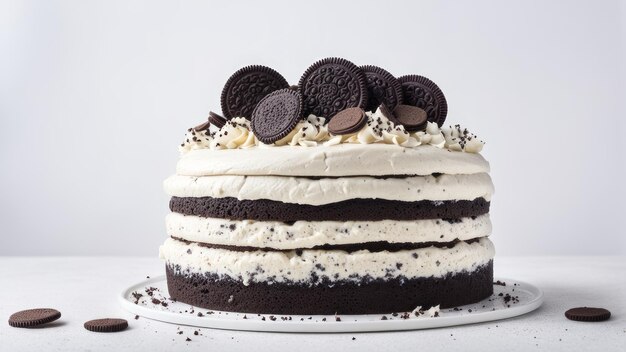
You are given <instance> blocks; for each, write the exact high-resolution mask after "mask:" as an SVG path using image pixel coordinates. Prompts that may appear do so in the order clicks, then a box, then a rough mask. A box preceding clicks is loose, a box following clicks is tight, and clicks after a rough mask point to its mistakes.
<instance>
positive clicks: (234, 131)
mask: <svg viewBox="0 0 626 352" xmlns="http://www.w3.org/2000/svg"><path fill="white" fill-rule="evenodd" d="M365 115H366V118H367V120H366V123H365V125H364V126H363V127H362V128H361V130H359V131H356V132H354V133H352V134H348V135H334V136H333V135H332V134H330V133H329V131H328V127H327V126H326V125H325V121H326V119H325V118H324V117H317V116H315V115H309V116H308V117H307V118H306V119H303V120H302V121H300V122H298V124H297V125H296V126H295V127H294V128H293V130H291V131H290V132H289V134H288V135H287V136H285V137H283V138H282V139H280V140H278V141H276V142H275V143H273V144H270V145H266V144H264V143H262V142H260V141H259V140H258V139H257V138H256V137H255V136H254V133H253V132H252V131H251V129H250V121H249V120H248V119H246V118H244V117H235V118H233V119H231V120H230V121H227V122H226V124H225V125H224V126H223V127H222V128H220V129H218V130H217V131H215V133H210V134H208V135H207V134H204V133H198V132H196V131H194V130H193V129H189V130H188V132H190V133H188V134H187V135H186V136H185V141H184V142H183V143H182V144H181V145H180V147H179V150H180V152H181V153H182V154H184V153H187V152H189V150H193V149H199V148H211V149H238V148H254V147H265V146H280V145H285V144H289V145H291V146H302V147H315V146H317V145H319V144H320V143H323V144H325V145H336V144H340V143H360V144H372V143H386V144H395V145H401V146H403V147H407V148H413V147H417V146H419V145H423V144H430V145H433V146H436V147H437V148H448V149H450V150H454V151H459V152H461V151H464V152H468V153H479V152H480V151H481V150H482V148H483V145H484V143H483V142H482V141H480V140H479V139H478V138H476V136H474V134H472V133H470V132H469V131H468V130H467V129H466V128H465V129H464V128H461V127H460V126H459V125H456V126H455V127H454V128H453V127H452V126H450V127H449V128H444V129H440V128H439V126H437V124H436V123H434V122H428V124H427V127H426V130H425V131H420V132H416V133H409V132H407V131H406V130H405V129H404V126H402V125H398V126H396V125H395V124H394V123H393V122H391V121H390V120H389V119H388V118H387V117H386V116H385V115H384V114H383V113H382V112H381V111H380V108H378V109H377V110H376V112H373V113H372V112H366V113H365Z"/></svg>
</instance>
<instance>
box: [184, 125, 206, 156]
mask: <svg viewBox="0 0 626 352" xmlns="http://www.w3.org/2000/svg"><path fill="white" fill-rule="evenodd" d="M207 133H209V130H208V129H206V130H201V131H196V130H195V128H190V129H188V130H187V134H186V135H185V140H184V141H183V143H181V145H180V146H179V147H178V150H179V151H180V152H181V153H187V152H189V151H191V150H194V149H205V148H208V147H209V142H210V134H207Z"/></svg>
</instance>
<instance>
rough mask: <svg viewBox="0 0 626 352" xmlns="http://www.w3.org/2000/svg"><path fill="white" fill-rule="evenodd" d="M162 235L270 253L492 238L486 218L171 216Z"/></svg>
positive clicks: (481, 216) (489, 223)
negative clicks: (289, 221)
mask: <svg viewBox="0 0 626 352" xmlns="http://www.w3.org/2000/svg"><path fill="white" fill-rule="evenodd" d="M165 223H166V227H167V234H168V235H169V236H172V237H177V238H182V239H184V240H187V241H192V242H202V243H211V244H218V245H229V246H240V247H258V248H273V249H281V250H288V249H299V248H312V247H315V246H322V245H325V244H331V245H337V244H352V243H364V242H376V241H386V242H390V243H411V242H412V243H419V242H452V241H454V240H456V239H458V240H461V241H464V240H469V239H472V238H477V237H485V236H489V235H490V234H491V221H490V219H489V214H485V215H480V216H478V217H476V218H474V219H472V218H461V219H459V221H456V222H448V221H445V220H441V219H439V220H416V221H395V220H382V221H345V222H343V221H296V222H295V223H293V224H286V223H284V222H280V221H254V220H241V221H238V220H227V219H216V218H203V217H199V216H192V215H182V214H178V213H170V214H168V215H167V217H166V220H165Z"/></svg>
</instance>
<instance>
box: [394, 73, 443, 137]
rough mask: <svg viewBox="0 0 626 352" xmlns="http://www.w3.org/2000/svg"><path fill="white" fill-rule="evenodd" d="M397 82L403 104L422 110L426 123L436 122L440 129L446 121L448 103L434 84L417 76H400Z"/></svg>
mask: <svg viewBox="0 0 626 352" xmlns="http://www.w3.org/2000/svg"><path fill="white" fill-rule="evenodd" d="M398 81H400V84H401V85H402V94H403V96H404V104H407V105H413V106H417V107H418V108H421V109H423V110H424V111H426V114H427V115H428V121H430V122H436V123H437V125H439V127H441V126H442V125H443V123H444V122H445V121H446V115H447V114H448V103H447V102H446V97H445V96H444V95H443V92H442V91H441V89H439V87H438V86H437V85H436V84H435V82H433V81H431V80H430V79H428V78H426V77H424V76H419V75H407V76H402V77H399V78H398Z"/></svg>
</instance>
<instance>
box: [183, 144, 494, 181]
mask: <svg viewBox="0 0 626 352" xmlns="http://www.w3.org/2000/svg"><path fill="white" fill-rule="evenodd" d="M487 172H489V163H488V162H487V161H486V160H485V159H484V158H483V157H482V156H481V155H480V154H476V153H460V152H452V151H450V150H447V149H440V148H437V147H434V146H431V145H422V146H419V147H415V148H404V147H401V146H398V145H393V144H339V145H333V146H318V147H315V148H303V147H298V146H281V147H268V148H249V149H225V150H213V149H196V150H191V151H189V152H188V153H187V154H185V155H183V156H182V157H181V158H180V160H179V161H178V164H177V166H176V173H177V174H178V175H187V176H207V175H282V176H361V175H371V176H381V175H430V174H433V173H442V174H450V175H457V174H476V173H487Z"/></svg>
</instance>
